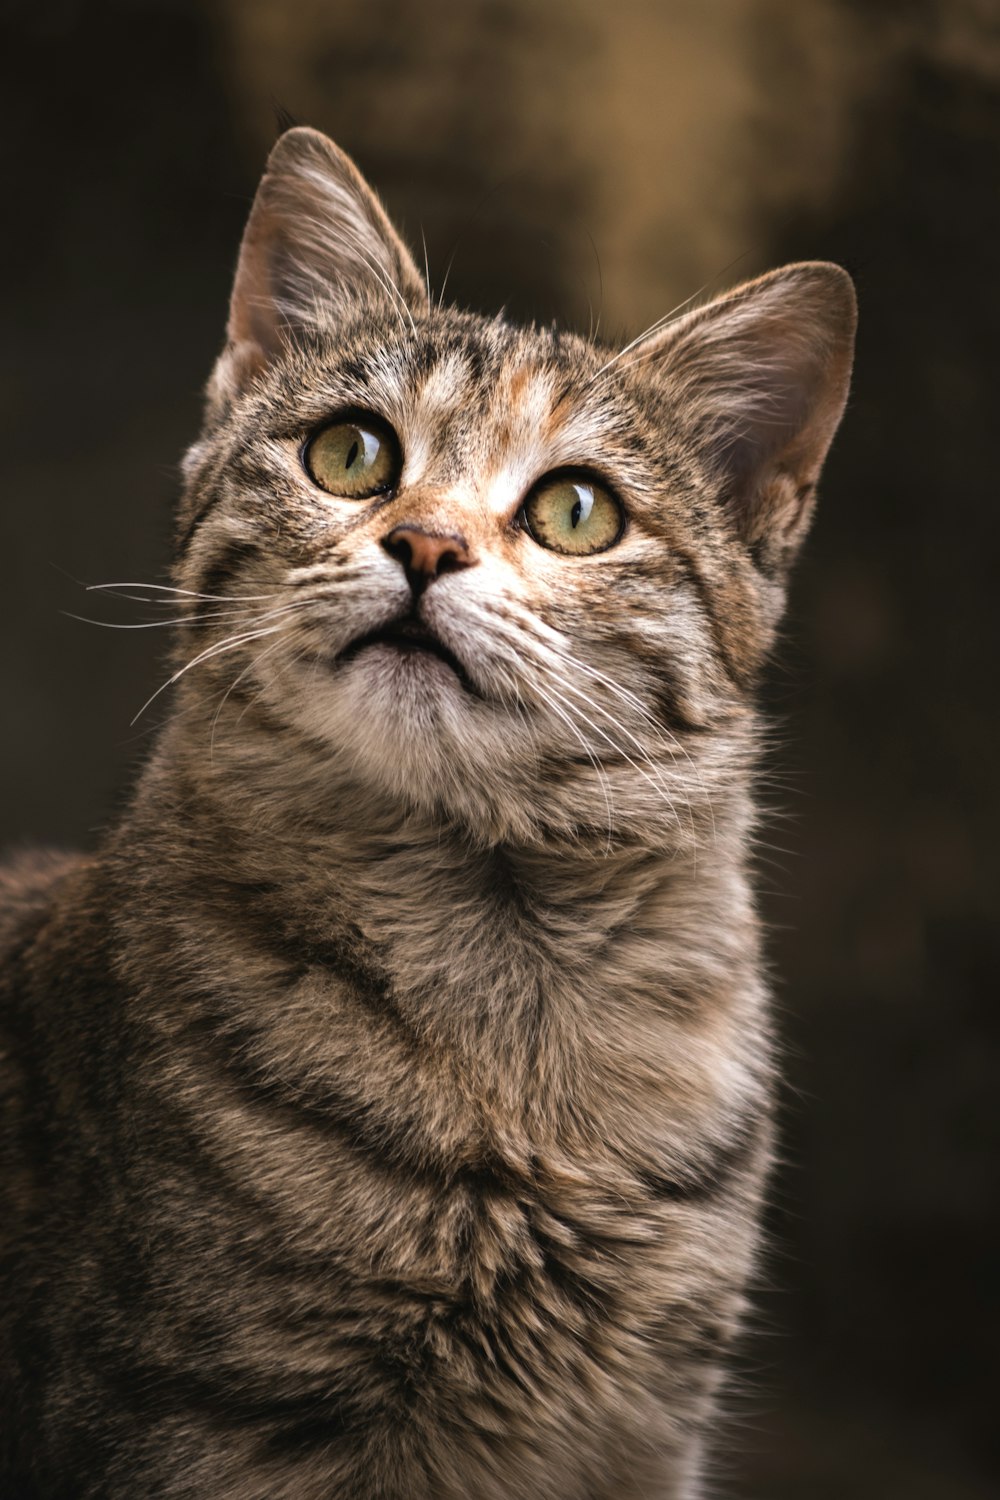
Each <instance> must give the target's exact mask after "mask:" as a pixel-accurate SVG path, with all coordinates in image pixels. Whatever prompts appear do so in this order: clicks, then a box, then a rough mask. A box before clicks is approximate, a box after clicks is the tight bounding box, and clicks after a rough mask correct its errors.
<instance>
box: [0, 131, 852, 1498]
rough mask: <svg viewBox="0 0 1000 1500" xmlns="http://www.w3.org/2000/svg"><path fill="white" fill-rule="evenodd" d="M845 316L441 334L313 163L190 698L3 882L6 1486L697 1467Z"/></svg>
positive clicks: (747, 1190) (790, 277)
mask: <svg viewBox="0 0 1000 1500" xmlns="http://www.w3.org/2000/svg"><path fill="white" fill-rule="evenodd" d="M853 326H854V299H853V294H852V290H851V285H850V282H849V280H848V278H847V276H846V275H845V273H844V272H843V271H841V270H839V269H838V268H837V267H835V266H831V265H825V264H806V265H796V266H789V267H786V268H785V269H784V270H781V271H777V272H775V273H774V274H772V275H769V276H765V277H763V278H762V279H761V280H759V281H756V282H752V283H750V284H748V285H746V286H743V287H741V288H739V289H738V290H737V291H735V292H733V293H731V294H730V295H729V296H727V297H724V298H722V299H721V300H719V301H716V302H713V303H711V304H709V305H708V306H704V307H701V308H699V309H698V310H696V311H694V312H690V313H688V314H687V315H686V316H684V317H680V318H677V319H674V320H665V321H664V322H663V324H662V326H660V327H658V328H657V329H655V330H654V331H652V332H651V333H649V334H647V335H645V336H644V337H643V338H642V339H640V340H637V341H636V342H635V343H634V344H633V345H631V346H629V348H628V349H626V350H623V351H619V352H617V353H614V352H612V351H610V350H608V349H604V348H599V347H597V346H595V345H594V344H592V343H589V342H586V341H584V340H583V339H581V338H578V337H573V336H569V335H566V334H560V333H556V332H550V331H547V330H546V331H542V332H540V331H538V330H536V329H528V330H525V329H518V328H514V327H511V326H510V325H509V324H508V323H506V322H504V321H503V320H502V319H496V320H493V321H490V320H487V319H484V318H481V317H475V316H472V315H470V314H467V313H462V312H456V311H452V310H448V309H444V308H441V307H438V306H436V305H435V304H434V303H433V302H432V301H431V300H430V298H429V297H428V294H427V291H426V289H425V287H424V284H423V282H422V280H421V278H420V276H419V275H418V274H417V271H416V270H415V268H414V265H413V262H412V260H411V258H410V256H409V254H408V252H407V250H406V249H405V248H404V246H403V245H402V243H401V242H400V240H399V239H398V238H397V236H396V234H395V233H394V231H393V230H392V228H391V227H390V225H389V223H388V221H387V220H386V217H385V215H384V213H383V211H382V209H381V207H380V206H379V204H378V202H377V200H376V198H375V197H374V195H373V194H372V192H371V190H370V189H369V188H368V187H367V186H366V184H365V183H364V182H363V180H362V179H361V177H360V176H359V174H358V172H357V170H356V169H355V168H354V166H353V165H352V164H351V162H350V161H349V160H348V159H347V158H346V157H345V156H343V155H342V154H341V152H339V151H338V150H337V148H336V147H335V146H333V145H332V144H331V143H330V142H329V141H328V140H326V139H325V138H324V137H323V136H321V135H318V134H316V133H315V132H313V131H310V130H303V129H295V130H291V131H289V132H288V133H287V134H286V135H284V136H283V137H282V138H281V140H280V141H279V142H278V144H277V146H276V147H275V149H274V151H273V153H272V155H271V159H270V161H269V163H268V168H267V173H266V176H265V177H264V179H263V182H262V184H261V187H260V190H259V193H258V195H257V199H256V202H255V204H254V207H253V211H252V213H251V216H250V222H249V226H248V228H247V231H246V236H245V239H244V242H243V248H242V251H241V255H240V261H239V268H238V271H237V275H236V284H235V289H234V292H233V300H232V307H231V312H230V318H229V336H228V342H227V344H226V347H225V349H224V351H223V353H222V356H221V358H220V360H219V362H218V365H217V367H216V370H215V373H214V375H213V378H212V381H211V385H210V387H209V394H208V406H207V414H206V419H205V428H204V432H203V434H202V436H201V438H200V440H199V441H198V442H197V443H196V444H195V446H194V447H193V448H192V450H191V452H190V454H189V455H188V459H187V465H186V478H187V485H186V492H185V498H184V501H183V504H182V508H181V515H180V527H179V533H178V551H177V562H176V569H175V575H174V577H175V584H176V587H175V589H174V590H173V592H172V597H173V598H174V600H175V601H176V605H177V608H178V610H179V612H180V617H181V622H182V623H183V624H185V625H186V626H188V627H189V628H188V629H186V630H184V631H182V632H178V637H179V639H181V640H182V642H183V646H184V651H183V653H182V654H181V655H179V656H178V665H177V670H176V672H175V675H174V679H172V681H175V682H176V695H177V700H178V701H177V705H176V706H177V712H176V713H175V714H174V716H173V717H172V718H171V719H170V721H169V723H168V724H167V725H166V727H165V729H164V731H163V733H162V735H161V738H160V741H159V744H158V747H157V749H156V751H155V753H154V754H153V756H152V758H151V760H150V762H149V764H148V766H147V767H146V769H145V772H144V773H143V775H142V777H141V779H140V781H139V785H138V788H137V790H136V792H135V795H134V797H133V799H132V802H131V805H130V807H129V809H128V811H127V813H126V815H125V816H124V818H123V819H122V820H121V822H120V824H119V825H118V827H117V828H115V829H113V830H112V832H111V833H110V834H109V835H108V837H107V838H106V839H105V840H104V842H103V844H102V846H101V848H100V849H99V851H98V853H97V854H96V855H94V856H92V857H81V858H76V857H72V858H71V857H62V856H56V855H51V856H47V857H42V856H35V857H33V858H30V859H25V860H22V861H21V863H20V864H15V865H14V866H12V867H10V868H9V869H8V870H7V871H6V873H5V874H4V876H3V892H4V896H5V902H4V916H3V919H2V923H0V934H2V942H3V949H4V963H3V972H4V979H3V982H2V986H0V988H2V998H3V1027H4V1050H3V1056H2V1059H0V1061H2V1071H0V1082H2V1103H3V1137H2V1147H0V1149H2V1154H3V1168H4V1171H3V1179H4V1184H5V1186H4V1194H5V1197H4V1201H3V1204H2V1207H0V1236H2V1262H0V1266H2V1269H0V1324H2V1347H0V1353H2V1391H0V1422H2V1444H0V1450H2V1451H0V1493H2V1495H3V1496H4V1497H5V1500H7V1497H18V1500H27V1497H32V1500H41V1497H45V1500H56V1497H58V1500H71V1497H72V1500H78V1497H92V1500H97V1497H102V1500H104V1497H106V1500H144V1497H154V1496H155V1497H157V1500H161V1497H163V1500H166V1497H170V1500H180V1497H204V1500H209V1497H211V1500H279V1497H281V1500H335V1497H336V1500H361V1497H371V1500H374V1497H379V1500H466V1497H470V1496H471V1497H475V1500H628V1497H640V1496H641V1497H648V1500H666V1497H672V1500H679V1497H685V1500H691V1497H694V1496H697V1495H699V1494H700V1493H701V1492H702V1491H701V1481H700V1479H699V1474H700V1471H701V1468H702V1459H703V1448H704V1444H705V1441H706V1437H707V1436H708V1434H709V1432H710V1430H711V1426H712V1410H713V1396H714V1393H715V1391H716V1388H717V1386H718V1384H719V1380H720V1371H721V1366H722V1361H723V1353H724V1351H725V1348H726V1346H727V1344H728V1343H729V1342H730V1340H731V1339H732V1337H733V1333H734V1330H735V1328H736V1326H737V1323H738V1320H739V1316H740V1310H741V1304H742V1288H743V1286H744V1284H745V1282H746V1278H747V1273H748V1269H749V1267H750V1266H751V1264H752V1260H753V1254H754V1246H755V1240H756V1227H755V1225H756V1219H757V1212H758V1205H759V1201H760V1196H761V1185H762V1179H763V1176H764V1173H765V1170H766V1167H767V1163H768V1156H769V1151H770V1135H771V1129H770V1114H771V1074H772V1062H771V1049H770V1043H769V1038H768V1019H767V994H766V986H765V983H764V980H763V978H762V972H761V956H760V940H759V932H758V922H757V919H756V917H755V914H754V908H753V902H752V899H751V896H750V892H749V889H748V879H747V865H748V841H749V837H750V834H751V830H752V827H753V809H752V805H751V799H750V791H749V780H750V774H751V769H752V766H753V761H754V752H755V739H756V729H755V714H754V707H753V697H754V685H755V682H756V680H757V677H758V674H759V671H760V668H761V663H762V661H763V659H764V656H765V653H766V651H767V649H768V647H769V645H770V644H771V642H772V640H773V637H774V633H775V627H776V623H777V620H778V617H779V614H780V611H781V607H782V596H783V589H784V581H785V575H786V570H787V568H788V565H789V562H790V561H791V558H792V556H793V554H794V552H795V550H796V548H797V546H798V544H799V542H800V540H801V538H802V535H803V533H804V531H805V529H806V526H807V524H808V521H809V516H810V512H811V509H812V500H813V493H814V488H815V484H816V479H817V475H818V473H819V469H820V465H821V463H822V461H823V458H824V455H825V453H826V450H827V447H828V445H829V443H830V440H831V438H832V436H833V433H834V430H835V428H836V426H837V423H838V420H839V418H840V415H841V411H842V409H843V406H844V401H845V395H846V391H847V382H848V374H849V369H850V363H851V346H852V332H853ZM192 643H193V644H192Z"/></svg>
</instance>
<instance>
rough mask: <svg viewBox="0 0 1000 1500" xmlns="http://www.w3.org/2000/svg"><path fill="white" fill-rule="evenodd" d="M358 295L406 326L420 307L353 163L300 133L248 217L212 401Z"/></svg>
mask: <svg viewBox="0 0 1000 1500" xmlns="http://www.w3.org/2000/svg"><path fill="white" fill-rule="evenodd" d="M360 295H366V296H367V297H369V298H370V297H372V296H374V297H376V298H377V299H380V300H384V301H385V302H386V303H387V304H392V305H393V306H394V307H395V308H396V309H397V311H398V312H399V313H400V314H402V315H404V316H405V313H406V310H409V311H411V312H413V313H416V312H419V311H422V310H423V309H424V308H425V307H426V304H427V291H426V288H425V286H424V282H423V278H422V277H421V276H420V273H419V272H418V270H417V268H416V266H415V264H414V262H413V258H412V256H411V255H410V252H409V251H408V250H407V248H406V246H405V245H404V244H403V242H402V240H401V239H400V237H399V235H398V234H397V233H396V231H395V230H394V229H393V227H392V225H391V224H390V222H389V220H388V218H387V216H386V213H385V210H384V209H383V207H382V205H381V204H380V202H379V200H378V198H377V197H376V196H375V193H374V192H373V191H372V189H371V188H370V187H369V186H368V184H367V182H366V181H365V180H364V178H363V177H362V175H361V173H360V172H359V171H358V169H357V167H356V166H355V165H354V163H353V162H352V161H351V159H350V157H348V156H345V154H344V152H343V151H341V150H340V149H339V148H338V147H337V146H335V145H334V144H333V142H332V141H331V140H329V139H328V138H327V137H326V136H325V135H321V134H320V132H319V131H318V130H310V129H308V128H306V127H304V126H297V127H296V128H295V129H293V130H288V131H286V132H285V133H284V135H282V136H281V137H279V139H278V141H277V143H276V144H275V146H274V148H273V150H272V151H271V154H270V156H269V157H268V161H267V167H266V169H265V172H264V176H263V178H262V179H261V183H260V186H259V188H258V189H257V196H256V197H255V199H254V203H253V208H252V209H251V210H250V218H249V220H248V222H247V227H246V230H245V232H244V235H243V243H242V245H241V246H240V257H239V264H238V265H237V268H236V280H235V282H234V285H233V295H232V301H231V303H230V308H229V326H228V330H227V332H228V343H227V345H226V349H225V350H224V352H223V354H222V356H221V358H220V360H219V364H218V367H217V369H216V374H215V378H214V382H213V383H214V385H215V388H216V391H217V393H218V394H220V395H221V394H223V393H226V394H230V395H231V394H234V393H236V392H238V391H240V390H242V389H244V388H245V386H246V385H247V383H248V382H249V381H250V380H251V379H252V378H253V376H254V375H255V374H256V373H257V372H259V371H260V370H262V369H264V368H266V367H267V366H268V365H269V364H270V363H271V362H272V361H273V360H274V359H275V358H276V357H277V356H278V355H279V354H280V353H281V351H282V349H284V348H285V347H287V346H288V344H290V343H294V340H295V337H296V334H297V333H298V332H299V331H300V330H301V329H303V328H307V327H309V325H310V324H314V323H316V322H317V320H318V319H323V321H328V320H329V317H330V314H331V312H332V313H333V314H334V316H335V315H336V313H337V311H338V309H341V308H343V307H345V306H347V305H348V304H349V303H350V302H351V301H352V300H356V299H357V298H358V297H359V296H360Z"/></svg>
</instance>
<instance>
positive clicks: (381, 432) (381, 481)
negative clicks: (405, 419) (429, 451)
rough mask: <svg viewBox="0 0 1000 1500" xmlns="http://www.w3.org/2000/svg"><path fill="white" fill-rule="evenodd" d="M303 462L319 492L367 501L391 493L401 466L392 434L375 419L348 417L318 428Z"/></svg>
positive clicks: (397, 444)
mask: <svg viewBox="0 0 1000 1500" xmlns="http://www.w3.org/2000/svg"><path fill="white" fill-rule="evenodd" d="M303 461H304V463H305V466H306V470H307V472H308V474H309V477H310V478H311V479H312V480H313V482H314V483H315V484H318V485H319V487H320V489H321V490H326V491H327V493H328V494H330V495H340V496H342V497H343V498H344V499H346V500H368V499H370V497H371V496H372V495H381V494H383V493H384V492H385V491H386V490H391V489H392V488H393V486H394V485H395V484H396V483H397V482H398V480H399V474H400V470H401V469H402V467H403V461H402V458H401V457H400V452H399V443H398V442H397V440H396V434H395V433H394V432H393V431H392V428H391V427H387V426H386V424H385V423H384V422H380V421H379V420H378V418H377V417H357V418H348V419H346V420H345V421H343V422H333V423H331V424H330V426H329V427H323V428H321V430H320V431H319V432H317V433H316V435H315V437H313V438H312V439H310V441H309V444H308V446H307V448H306V450H305V454H304V456H303Z"/></svg>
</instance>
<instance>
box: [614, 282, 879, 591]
mask: <svg viewBox="0 0 1000 1500" xmlns="http://www.w3.org/2000/svg"><path fill="white" fill-rule="evenodd" d="M856 323H857V303H856V300H855V296H854V287H853V284H852V282H851V278H850V277H849V276H848V274H847V272H846V271H844V270H842V269H841V268H840V266H835V265H832V264H830V263H829V262H826V261H804V262H802V263H800V264H798V265H790V266H785V267H783V268H782V269H781V270H780V271H772V272H771V273H770V274H769V275H767V276H762V277H760V278H759V279H758V280H756V281H750V282H747V283H745V284H744V285H743V286H740V287H737V288H736V290H735V291H733V292H731V293H729V294H728V295H727V296H724V297H721V298H719V299H718V300H717V301H715V302H710V303H709V304H708V305H707V306H705V307H700V308H697V309H696V310H695V311H694V312H691V313H688V314H687V315H686V316H685V317H683V318H679V319H678V320H677V321H676V322H673V323H670V324H668V325H667V327H666V328H665V329H664V330H663V332H662V333H660V334H659V335H657V338H656V339H655V341H650V342H649V343H647V344H644V345H643V346H642V359H643V362H644V363H645V362H646V361H647V359H650V360H651V369H653V370H655V371H656V374H657V377H658V379H660V380H662V381H665V382H667V390H668V392H669V395H670V398H671V404H672V405H673V404H676V407H677V410H678V415H679V416H681V415H682V416H683V419H684V422H685V426H687V423H688V422H690V423H691V424H692V425H693V431H692V437H693V440H694V442H695V445H696V447H697V448H698V449H699V451H700V452H701V454H702V456H703V459H704V460H705V462H706V466H707V468H708V471H709V473H710V475H711V477H712V479H713V480H714V481H715V483H717V485H718V487H719V498H720V501H721V503H722V505H723V506H724V508H725V510H726V512H727V513H728V514H729V516H730V517H731V519H732V521H733V523H734V525H735V527H736V529H737V531H738V533H739V534H740V536H741V537H742V539H743V540H744V541H745V542H746V544H747V545H748V547H749V548H750V550H751V553H752V555H753V556H754V558H755V560H756V561H757V562H758V563H759V564H760V565H761V566H762V567H764V568H765V569H766V570H768V571H771V572H775V571H781V570H782V569H783V568H784V567H786V566H787V565H788V563H789V562H790V561H791V559H792V558H793V556H794V554H795V552H796V550H797V549H798V546H799V543H800V542H801V541H802V538H803V537H804V535H805V532H806V530H807V528H808V525H809V521H810V519H811V516H812V510H813V504H814V497H815V490H816V483H817V480H818V479H819V473H820V469H821V468H822V466H823V461H824V459H825V458H826V454H827V450H828V448H829V446H830V443H831V442H832V440H833V435H834V433H835V432H836V430H837V426H838V424H839V422H840V418H841V416H842V415H843V411H844V406H845V403H846V401H847V391H848V385H849V382H850V375H851V364H852V362H853V356H854V331H855V326H856Z"/></svg>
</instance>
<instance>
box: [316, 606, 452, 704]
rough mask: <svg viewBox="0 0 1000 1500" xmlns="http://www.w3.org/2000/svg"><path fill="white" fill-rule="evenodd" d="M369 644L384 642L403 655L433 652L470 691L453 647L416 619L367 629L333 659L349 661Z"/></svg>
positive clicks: (428, 654) (431, 654)
mask: <svg viewBox="0 0 1000 1500" xmlns="http://www.w3.org/2000/svg"><path fill="white" fill-rule="evenodd" d="M369 646H388V647H390V648H391V649H392V650H394V651H398V652H401V653H403V654H404V655H416V654H418V653H422V654H424V655H427V656H436V657H437V659H438V661H441V662H444V664H445V666H446V667H450V668H451V670H452V671H453V672H454V674H455V676H456V677H457V678H458V680H459V682H461V684H462V686H463V687H465V688H468V689H469V691H470V692H471V691H472V683H471V682H470V680H469V675H468V673H467V672H466V670H465V668H464V667H463V665H462V663H461V662H460V661H459V659H458V657H457V656H456V655H455V653H454V651H450V650H449V649H448V647H447V646H446V645H445V644H444V642H443V641H441V640H439V639H438V637H437V636H436V635H435V634H434V632H433V631H431V630H428V628H427V626H426V625H424V624H423V622H422V621H420V620H414V619H403V620H393V621H392V622H391V623H390V624H388V625H380V626H379V627H378V629H377V630H369V631H368V633H367V634H366V635H359V636H358V638H357V640H355V641H352V642H351V643H350V645H349V646H347V647H345V649H344V650H343V651H342V652H341V653H340V655H339V656H338V658H337V660H338V661H342V662H347V661H351V660H353V658H354V657H356V656H357V655H359V653H360V652H362V651H364V650H366V649H367V647H369Z"/></svg>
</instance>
